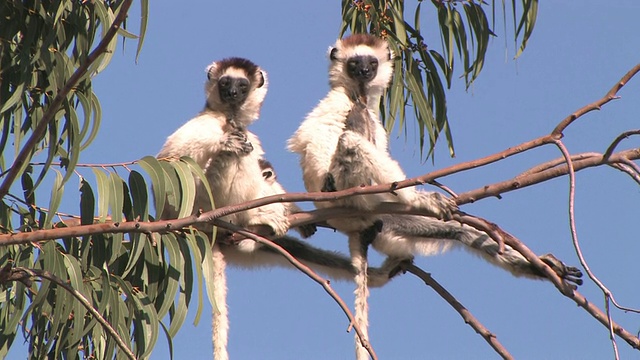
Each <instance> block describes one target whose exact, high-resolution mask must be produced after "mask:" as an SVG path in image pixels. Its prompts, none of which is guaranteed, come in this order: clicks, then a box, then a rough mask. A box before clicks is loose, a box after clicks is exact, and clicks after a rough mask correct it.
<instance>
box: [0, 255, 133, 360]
mask: <svg viewBox="0 0 640 360" xmlns="http://www.w3.org/2000/svg"><path fill="white" fill-rule="evenodd" d="M32 277H39V278H43V279H47V280H49V281H51V282H53V283H55V284H56V285H57V286H60V287H62V288H63V289H65V290H66V291H68V292H69V293H70V294H71V295H73V297H74V298H76V299H77V300H78V301H79V302H80V303H81V304H82V306H84V307H85V308H86V309H87V311H88V312H90V313H91V315H92V316H93V317H94V318H95V319H96V321H98V322H99V323H100V325H102V328H104V330H105V331H106V332H107V333H108V334H109V335H110V336H111V337H112V338H113V339H114V340H115V342H116V344H117V345H118V347H120V349H121V350H122V351H123V352H124V354H125V355H126V356H127V358H129V359H132V360H135V359H136V356H135V354H134V353H133V352H132V351H131V349H129V346H128V345H127V344H126V343H125V342H124V340H122V338H121V337H120V335H119V334H118V332H117V331H116V330H115V329H114V328H113V327H111V324H109V322H108V321H107V320H105V319H104V318H103V317H102V315H101V314H100V313H99V312H98V311H97V310H96V309H95V308H94V307H93V306H92V305H91V303H90V302H89V300H87V299H86V298H85V297H84V295H82V293H80V292H79V291H77V290H76V289H74V288H72V287H71V286H69V285H67V283H66V282H65V281H63V280H62V279H60V278H59V277H57V276H55V275H53V274H52V273H50V272H48V271H44V270H38V269H27V268H24V267H15V268H9V267H5V268H3V269H2V270H1V271H0V283H2V284H4V283H6V282H7V281H20V282H22V283H23V284H25V285H26V286H27V287H29V286H31V281H32V280H31V278H32Z"/></svg>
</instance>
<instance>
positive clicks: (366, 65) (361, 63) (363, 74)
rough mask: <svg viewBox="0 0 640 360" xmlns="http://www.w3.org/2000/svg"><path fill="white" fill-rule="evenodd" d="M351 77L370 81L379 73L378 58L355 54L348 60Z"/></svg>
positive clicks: (348, 71) (348, 70)
mask: <svg viewBox="0 0 640 360" xmlns="http://www.w3.org/2000/svg"><path fill="white" fill-rule="evenodd" d="M347 73H348V74H349V77H351V78H352V79H354V80H357V81H361V82H369V81H371V80H373V78H375V77H376V74H377V73H378V59H377V58H375V57H374V56H371V55H364V56H353V57H351V58H349V59H348V60H347Z"/></svg>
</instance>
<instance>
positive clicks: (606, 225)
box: [14, 0, 640, 359]
mask: <svg viewBox="0 0 640 360" xmlns="http://www.w3.org/2000/svg"><path fill="white" fill-rule="evenodd" d="M222 4H224V5H222ZM137 6H138V4H134V8H136V7H137ZM407 8H412V7H411V6H410V5H407ZM639 10H640V4H639V3H638V2H637V1H634V0H626V1H617V2H611V3H607V4H603V3H595V2H590V3H589V2H587V3H585V2H580V3H578V2H553V4H551V3H550V2H543V3H542V4H541V5H540V13H539V17H538V22H537V24H536V28H535V31H534V33H533V36H532V38H531V40H530V42H529V45H528V48H527V50H526V51H525V53H524V54H523V55H522V57H521V58H520V59H519V60H517V61H513V60H512V58H513V55H514V46H513V42H512V41H511V37H510V36H509V37H508V40H507V47H506V48H505V36H507V34H505V32H504V29H503V27H502V24H501V23H500V21H499V19H500V18H501V16H500V18H499V19H498V21H497V26H496V29H495V31H496V33H497V34H498V37H497V38H495V39H494V40H493V41H492V43H491V45H490V48H489V52H488V55H487V59H486V65H485V68H484V70H483V72H482V74H481V76H480V78H479V79H478V80H477V81H476V83H475V85H474V86H473V87H472V88H471V89H470V90H469V91H465V89H464V83H463V80H460V79H458V80H455V81H454V84H453V87H452V89H451V90H450V91H449V92H448V107H449V117H450V119H451V125H452V129H453V135H454V140H455V146H456V150H457V157H456V158H455V159H451V158H449V156H448V154H447V151H446V147H445V146H444V145H445V144H444V143H442V144H440V146H439V147H438V150H437V152H436V158H435V168H441V167H445V166H448V165H451V164H455V163H459V162H463V161H467V160H472V159H475V158H478V157H482V156H485V155H488V154H492V153H495V152H498V151H501V150H504V149H506V148H508V147H510V146H514V145H517V144H519V143H521V142H523V141H526V140H529V139H532V138H535V137H538V136H540V135H543V134H545V133H548V132H550V131H551V130H552V129H553V128H554V127H555V125H556V124H557V123H558V122H559V121H560V120H561V119H562V118H564V117H565V116H566V115H567V114H569V113H570V112H572V111H574V110H575V109H577V108H579V107H581V106H583V105H585V104H587V103H589V102H592V101H594V100H596V99H598V98H600V97H601V96H602V95H603V94H604V93H605V92H606V91H607V90H608V89H609V88H610V87H611V86H612V85H613V84H614V83H615V82H616V81H617V80H618V79H619V78H620V77H621V76H622V75H623V74H624V73H625V72H626V71H627V70H628V69H630V68H631V67H632V66H633V65H635V64H636V63H637V62H639V61H640V39H639V37H638V36H637V35H638V34H640V25H639V23H638V18H637V14H638V11H639ZM423 11H424V12H432V11H433V9H432V6H431V5H428V4H425V6H423ZM135 14H137V9H135V12H134V15H133V16H134V17H133V18H132V19H131V20H132V21H130V24H135V23H136V21H137V18H136V17H135V16H136V15H135ZM424 16H425V18H427V17H428V15H427V14H426V13H425V15H424ZM339 24H340V5H339V2H331V3H330V2H324V1H308V2H301V1H292V0H287V1H271V2H257V1H256V2H243V1H225V2H214V1H190V2H187V3H184V4H182V3H175V2H151V9H150V18H149V28H148V31H147V38H146V41H145V44H144V48H143V50H142V54H141V56H140V60H139V62H138V64H135V63H134V56H135V45H136V44H135V42H133V41H131V42H127V44H126V47H125V51H124V53H123V51H122V47H121V46H119V47H118V52H117V53H116V54H115V56H114V58H113V61H112V63H111V65H110V66H109V67H108V68H107V70H106V71H104V73H103V74H101V75H99V76H98V77H97V78H96V80H95V82H94V84H95V85H94V87H95V92H96V93H97V95H98V96H99V98H100V100H101V103H102V108H103V123H102V128H101V131H100V134H99V136H98V138H97V139H96V140H95V142H94V143H93V144H92V145H91V147H90V148H89V149H88V150H87V151H85V152H84V153H83V154H82V157H81V159H80V162H84V163H98V162H105V163H113V162H121V161H129V160H135V159H139V158H141V157H143V156H145V155H155V154H156V153H157V151H158V150H159V149H160V147H161V146H162V144H163V142H164V140H165V138H166V137H167V136H168V135H169V134H171V133H172V132H173V131H174V130H175V129H177V128H178V127H179V126H180V125H181V124H182V123H184V122H185V121H187V120H189V119H190V118H191V117H192V116H194V115H195V114H196V113H197V112H199V111H200V110H201V109H202V107H203V104H204V97H203V90H202V88H203V83H204V80H205V73H204V68H205V67H206V66H207V65H208V64H209V63H211V62H212V61H213V60H217V59H221V58H224V57H228V56H241V57H247V58H249V59H252V60H253V61H255V62H256V63H258V64H259V65H260V66H261V67H263V68H264V69H266V70H267V72H268V73H269V77H270V88H269V94H268V95H267V99H266V102H265V104H264V107H263V111H262V116H261V119H260V120H259V121H258V122H257V123H256V124H255V125H253V126H252V128H251V130H252V131H253V132H255V133H257V134H258V136H260V137H261V139H262V142H263V145H264V148H265V150H266V152H267V156H268V157H269V159H270V160H271V161H272V162H273V163H274V165H275V167H276V169H277V171H278V172H279V179H280V181H281V182H282V183H283V184H284V186H285V187H286V188H287V189H288V190H290V191H303V190H304V187H303V184H302V181H301V173H300V170H299V167H298V159H297V157H296V156H295V155H294V154H292V153H289V152H287V151H286V149H285V142H286V140H287V139H288V138H289V136H290V135H291V134H292V133H293V132H294V131H295V129H296V128H297V126H298V124H299V123H300V121H301V120H302V119H303V118H304V116H305V114H306V113H307V112H309V111H310V110H311V109H312V108H313V107H314V106H315V105H316V103H317V102H318V100H319V99H320V98H321V97H323V96H324V94H325V93H326V91H327V89H328V84H327V71H326V70H327V59H326V56H325V53H326V50H327V48H328V46H329V45H331V44H332V43H333V42H334V41H335V39H336V37H337V35H338V28H339ZM426 29H432V30H435V29H436V28H435V27H430V26H429V24H424V25H423V31H425V34H426V38H427V39H426V40H427V43H428V45H429V46H431V47H439V39H438V38H437V37H436V35H431V34H428V33H427V32H426ZM130 30H131V31H133V32H136V28H135V26H132V27H131V29H130ZM511 31H512V30H510V29H508V30H507V32H508V33H509V34H510V32H511ZM460 73H461V72H460V68H458V72H457V75H460ZM620 94H621V95H622V99H621V100H618V101H615V102H613V103H610V104H609V105H607V106H606V107H605V108H604V109H603V110H602V111H600V112H594V113H591V114H589V115H587V116H585V117H583V118H582V119H580V120H579V121H578V122H576V123H575V124H573V125H572V126H571V127H570V128H569V129H568V130H567V131H566V132H565V139H564V141H565V143H566V145H567V146H568V148H569V150H570V151H572V152H584V151H598V152H602V151H603V150H604V149H605V148H606V147H607V145H608V143H609V142H610V141H611V140H612V139H613V138H615V136H616V135H617V134H619V133H620V132H622V131H625V130H628V129H633V128H638V124H640V121H639V115H638V114H640V78H636V79H634V80H633V81H632V82H631V83H630V84H629V85H628V86H627V87H625V88H624V89H623V90H622V91H621V93H620ZM413 121H414V119H412V118H409V119H408V122H409V123H410V124H411V123H413ZM413 130H414V129H413V127H411V126H410V128H409V136H408V137H406V138H405V137H404V136H403V135H402V133H401V132H400V131H398V129H395V130H394V132H393V133H392V134H391V137H392V141H391V148H392V154H393V155H394V157H395V158H397V159H398V160H399V161H400V162H401V164H402V166H403V167H404V169H405V170H406V172H407V174H408V175H409V176H417V175H420V174H424V173H427V172H429V171H431V170H433V169H434V165H432V163H431V161H428V162H426V163H424V162H423V161H421V158H420V156H419V150H418V144H417V141H416V136H415V135H414V134H413ZM638 143H639V142H638V139H637V138H635V139H631V140H627V141H626V142H624V143H623V145H622V147H621V148H630V147H633V146H634V145H635V146H636V147H637V146H638ZM559 156H560V153H559V152H558V150H557V149H555V148H553V147H548V148H544V149H537V150H535V151H532V152H530V153H527V154H524V155H520V156H517V157H515V158H512V159H509V160H508V161H503V162H501V163H499V164H494V165H492V166H490V167H487V168H486V169H478V170H474V171H469V172H465V173H462V174H458V175H455V176H452V177H448V178H444V179H440V180H441V181H442V182H444V183H445V184H447V185H448V186H450V187H451V188H452V189H454V190H455V191H457V192H463V191H465V190H470V189H475V188H478V187H480V186H483V185H485V184H489V183H493V182H496V181H500V180H504V179H507V178H510V177H513V176H515V175H516V174H518V173H519V172H521V171H523V170H526V169H527V168H529V167H531V166H533V165H535V164H538V163H541V162H544V161H547V160H550V159H553V158H556V157H559ZM577 180H578V185H577V194H576V195H577V202H576V207H577V212H576V213H577V226H578V236H579V239H580V242H581V245H582V248H583V251H584V254H585V257H586V259H587V260H588V262H589V264H590V266H591V268H592V270H593V271H594V272H595V273H596V274H597V275H598V276H599V277H600V279H601V280H603V281H604V283H605V284H606V285H607V286H608V287H609V288H610V289H611V290H612V291H613V292H614V294H615V296H616V298H617V299H618V301H619V302H621V303H622V304H624V305H627V306H630V307H635V308H639V307H640V289H639V288H638V286H637V274H638V265H637V264H638V256H639V255H638V254H640V241H638V240H640V239H639V238H638V231H637V225H636V224H637V221H638V204H639V203H640V191H639V187H638V184H635V183H633V182H632V181H631V180H630V179H629V178H628V177H626V176H625V175H623V174H622V173H620V172H618V171H617V170H613V169H611V168H604V167H603V168H599V169H595V170H586V171H583V172H580V173H579V174H578V177H577ZM73 181H74V180H71V183H72V182H73ZM568 188H569V187H568V178H561V179H556V180H553V181H549V182H547V183H544V184H542V185H539V186H535V187H533V188H528V189H525V190H520V191H517V192H511V193H508V194H505V195H504V196H503V199H502V200H497V199H485V200H482V201H479V202H478V203H476V204H472V205H465V206H463V207H462V209H463V210H464V211H467V212H470V213H473V214H477V215H479V216H483V217H485V218H488V219H490V220H492V221H494V222H496V223H498V224H499V225H501V226H502V227H503V228H504V229H506V230H507V231H510V232H511V233H513V234H514V235H516V236H517V237H519V238H520V239H521V240H523V241H524V242H525V243H526V244H528V246H529V247H530V248H531V249H532V250H534V251H535V252H536V253H538V254H544V253H547V252H551V253H553V254H555V255H556V256H557V257H558V258H560V259H562V260H564V261H565V262H566V263H569V264H572V265H576V266H577V265H579V263H578V260H577V258H576V256H575V252H574V250H573V248H572V245H571V238H570V233H569V226H568V211H567V209H568V205H567V204H568V202H567V201H568V200H567V199H568ZM73 189H74V185H71V186H70V187H68V190H67V192H68V193H70V192H73ZM304 206H305V207H307V208H309V207H310V206H311V205H310V204H305V205H304ZM62 210H64V211H68V212H77V205H73V204H71V205H69V206H68V207H67V208H64V209H62ZM310 241H311V242H312V243H313V244H315V245H317V246H322V247H325V248H332V249H339V250H342V251H345V252H346V241H345V239H344V238H343V237H342V236H340V235H339V234H333V233H332V232H330V231H328V230H321V231H319V233H317V234H316V235H315V236H314V237H313V238H312V239H311V240H310ZM374 261H380V258H375V257H374ZM416 263H417V264H418V265H419V266H421V267H422V268H423V269H425V270H426V271H428V272H431V273H432V274H433V276H434V277H435V279H437V280H438V281H440V282H441V283H442V284H443V285H444V286H445V287H446V288H447V289H448V290H449V291H450V292H451V293H453V294H454V295H455V296H456V297H457V298H458V300H459V301H460V302H462V304H464V305H465V306H466V307H467V308H468V309H469V310H470V311H471V312H472V313H473V314H474V315H475V316H476V317H477V318H478V319H479V320H480V321H481V322H482V323H483V324H484V325H485V326H486V327H487V328H488V329H489V330H490V331H492V332H494V333H495V334H496V335H497V337H498V339H499V340H500V341H501V342H502V344H503V345H504V346H505V347H506V348H507V349H508V350H509V351H510V352H511V353H512V354H513V355H514V356H515V357H516V358H518V359H543V358H544V359H570V358H574V359H578V358H579V359H604V358H612V357H613V353H612V347H611V344H610V341H609V339H608V332H607V329H605V328H604V327H603V326H602V325H600V323H598V322H597V321H596V320H595V319H593V318H592V317H591V316H590V315H588V314H587V313H586V312H585V311H584V310H582V309H581V308H579V307H577V306H576V305H575V303H574V302H572V301H571V300H569V299H567V298H565V297H563V296H562V295H560V293H558V291H557V290H556V289H555V288H554V287H553V286H552V285H551V284H550V283H546V282H542V281H532V280H526V279H516V278H513V277H512V276H511V275H509V274H507V273H506V272H504V271H502V270H501V269H498V268H495V267H493V266H491V265H489V264H487V263H486V262H484V261H482V260H481V259H478V258H476V257H473V256H471V255H469V254H468V253H465V252H461V251H454V252H451V253H447V254H444V255H441V256H436V257H430V258H418V259H416ZM228 283H229V306H230V314H231V331H230V342H229V352H230V354H231V357H232V358H233V359H350V358H353V335H352V334H348V333H346V332H345V330H346V329H347V326H348V322H347V320H346V318H345V317H344V315H343V314H342V312H341V310H340V309H339V308H338V306H337V305H336V304H335V303H334V302H333V300H332V299H330V298H329V297H328V296H327V295H326V294H325V292H324V291H323V290H322V289H321V288H320V287H319V286H318V285H316V284H315V283H314V282H313V281H311V280H310V279H308V278H307V277H306V276H305V275H303V274H302V273H299V272H297V271H295V270H286V269H275V270H260V271H247V270H236V269H232V270H231V271H229V280H228ZM333 286H334V288H335V290H336V291H337V292H338V293H339V294H340V295H341V296H342V297H343V298H344V299H345V300H346V302H347V303H348V304H352V295H351V294H352V290H353V286H352V285H351V284H348V283H337V282H334V283H333ZM579 291H580V292H581V293H583V294H584V295H585V296H587V298H588V299H589V300H590V301H592V302H594V303H595V304H596V305H598V306H599V307H600V308H603V295H602V294H601V292H600V291H599V290H598V289H597V287H596V286H595V285H594V284H593V283H592V282H590V281H586V284H585V285H583V286H582V287H581V288H580V290H579ZM205 301H206V299H205ZM370 308H371V314H370V318H371V326H370V335H371V342H372V344H373V346H374V348H375V350H376V351H377V353H378V355H379V357H380V358H381V359H426V358H435V359H468V358H480V359H491V358H497V354H496V353H495V352H494V351H493V350H492V349H491V348H490V347H489V346H488V345H487V344H486V343H485V341H484V340H483V339H482V338H481V337H480V336H478V335H477V334H475V332H474V331H473V330H472V329H471V328H470V327H469V326H467V325H466V324H464V322H463V321H462V319H461V318H460V316H459V315H458V314H457V313H456V312H455V311H454V310H453V309H452V308H451V307H450V306H449V305H447V304H446V303H445V302H444V301H443V300H442V299H441V298H440V297H439V296H438V295H437V294H435V293H434V291H432V290H431V289H430V288H428V287H426V286H424V285H423V284H422V283H421V281H420V280H419V279H417V278H415V277H413V276H411V275H405V276H402V277H400V278H398V279H396V280H394V281H393V282H392V283H390V284H389V285H387V286H386V287H384V288H382V289H374V290H372V291H371V298H370ZM194 312H195V307H194V308H193V310H192V311H191V312H190V315H191V316H190V319H189V320H188V321H187V322H186V323H185V325H183V327H182V329H181V330H180V332H179V334H178V336H177V337H176V338H175V340H174V351H175V355H176V358H177V359H187V358H192V359H203V358H210V357H211V352H212V350H211V348H212V347H211V325H210V324H211V321H210V315H205V316H203V318H202V320H201V321H200V323H199V324H198V325H197V326H193V325H192V323H191V321H192V320H191V319H192V318H193V314H194ZM205 312H206V313H207V314H210V312H211V308H210V306H209V305H208V304H207V306H206V308H205ZM614 319H615V320H616V321H618V322H619V323H620V324H622V325H623V326H624V327H625V328H626V329H627V330H628V331H630V332H632V333H635V332H637V331H638V330H640V316H638V315H633V314H624V313H622V312H620V311H614ZM18 342H20V339H18ZM158 343H159V346H158V347H157V348H156V350H155V351H154V353H153V356H152V358H153V359H165V358H168V354H167V348H166V342H165V340H164V335H163V334H160V337H159V340H158ZM618 346H619V348H620V352H621V355H622V358H624V359H628V358H639V357H640V355H639V353H638V352H637V351H635V350H632V349H631V348H630V347H629V346H628V345H626V343H625V342H624V341H623V340H618ZM14 354H15V352H14ZM18 358H20V357H19V356H18Z"/></svg>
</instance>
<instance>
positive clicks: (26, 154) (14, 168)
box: [0, 0, 132, 198]
mask: <svg viewBox="0 0 640 360" xmlns="http://www.w3.org/2000/svg"><path fill="white" fill-rule="evenodd" d="M131 3H132V0H124V1H123V2H122V5H121V6H120V11H119V12H118V15H117V16H116V17H115V19H114V20H113V24H111V27H110V28H109V30H107V32H106V33H105V34H104V36H103V37H102V40H100V43H98V46H96V48H95V49H94V50H93V51H92V52H91V54H89V56H87V59H86V60H85V62H83V63H82V64H81V65H80V66H79V67H78V69H76V71H75V72H74V73H73V75H71V77H70V78H69V80H68V81H67V83H66V84H65V86H64V88H62V90H60V91H59V92H58V94H57V95H56V97H55V98H54V99H53V101H52V102H51V105H49V107H48V108H47V111H45V112H44V114H43V115H42V119H41V120H40V122H38V125H37V126H36V128H35V129H34V130H33V133H32V134H31V137H30V138H29V140H27V142H26V143H25V144H24V146H23V147H22V149H21V150H20V153H18V155H17V156H16V159H15V160H14V162H13V165H11V170H9V172H8V173H7V176H6V177H5V179H4V181H3V182H2V185H0V198H4V196H5V195H7V194H8V193H9V188H11V185H12V184H13V182H14V181H15V179H16V178H17V177H18V175H20V174H19V171H20V170H21V169H22V167H23V165H24V164H25V162H27V161H28V159H29V158H30V156H31V153H32V152H33V149H35V147H36V146H37V145H38V143H39V142H40V140H42V138H43V137H44V135H45V132H46V130H47V127H48V126H49V123H50V122H52V121H54V120H55V114H56V113H57V112H58V109H59V108H60V106H61V105H62V102H63V101H64V99H66V98H67V95H68V94H69V93H70V92H71V90H73V88H74V87H75V86H76V84H77V83H78V82H79V81H80V79H81V78H82V77H83V76H84V75H85V74H86V72H87V70H88V69H89V66H91V64H93V63H94V62H95V61H96V60H97V59H98V58H99V57H100V55H102V54H103V53H104V52H105V51H106V50H107V46H108V45H109V43H110V42H111V40H113V37H114V36H116V34H117V32H118V30H119V29H120V25H121V24H122V22H123V21H124V20H125V19H126V18H127V12H128V11H129V7H130V6H131Z"/></svg>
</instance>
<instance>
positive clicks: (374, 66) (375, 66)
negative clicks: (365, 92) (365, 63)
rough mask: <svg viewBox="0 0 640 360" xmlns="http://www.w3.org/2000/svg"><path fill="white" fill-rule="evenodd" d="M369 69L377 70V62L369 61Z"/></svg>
mask: <svg viewBox="0 0 640 360" xmlns="http://www.w3.org/2000/svg"><path fill="white" fill-rule="evenodd" d="M371 69H373V70H377V69H378V60H372V61H371Z"/></svg>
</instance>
